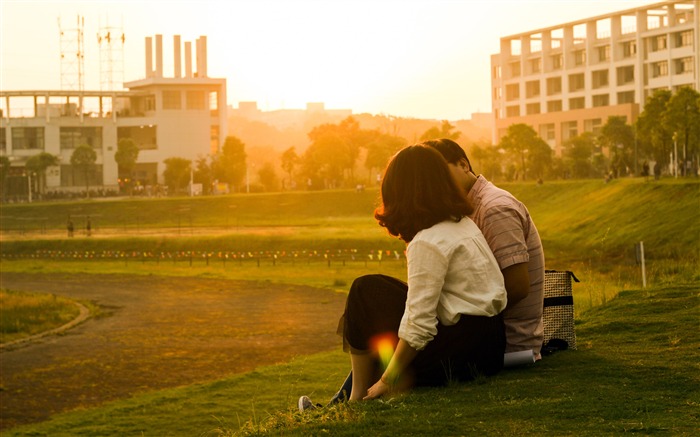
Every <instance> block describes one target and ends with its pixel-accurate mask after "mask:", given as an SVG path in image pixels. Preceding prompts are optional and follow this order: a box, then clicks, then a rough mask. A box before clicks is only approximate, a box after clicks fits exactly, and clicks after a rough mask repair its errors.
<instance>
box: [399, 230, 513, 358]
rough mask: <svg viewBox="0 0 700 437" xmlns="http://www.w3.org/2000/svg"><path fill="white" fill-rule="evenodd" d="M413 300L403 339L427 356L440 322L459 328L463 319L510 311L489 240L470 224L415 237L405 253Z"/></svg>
mask: <svg viewBox="0 0 700 437" xmlns="http://www.w3.org/2000/svg"><path fill="white" fill-rule="evenodd" d="M406 257H407V259H408V296H407V299H406V309H405V310H404V314H403V318H402V319H401V325H400V327H399V337H400V338H402V339H404V340H405V341H407V342H408V344H410V345H411V347H413V348H414V349H417V350H422V349H423V348H425V346H426V345H427V344H428V342H430V341H431V340H432V339H433V337H434V336H435V334H437V324H438V320H439V321H440V323H442V324H443V325H454V324H455V323H457V322H458V321H459V317H460V314H469V315H475V316H489V317H490V316H495V315H497V314H499V313H500V312H501V311H503V309H504V308H505V307H506V303H507V298H506V288H505V285H504V283H503V275H502V273H501V270H500V268H499V267H498V263H497V262H496V259H495V258H494V256H493V253H492V252H491V249H490V248H489V245H488V243H487V242H486V239H485V238H484V236H483V234H482V233H481V231H480V230H479V228H478V227H477V226H476V225H475V224H474V222H473V221H472V220H470V219H469V218H466V217H465V218H463V219H462V220H460V221H459V222H454V221H444V222H441V223H438V224H436V225H434V226H432V227H430V228H428V229H424V230H422V231H420V232H418V233H417V234H416V236H415V237H414V238H413V240H412V241H411V242H410V243H409V244H408V247H407V250H406Z"/></svg>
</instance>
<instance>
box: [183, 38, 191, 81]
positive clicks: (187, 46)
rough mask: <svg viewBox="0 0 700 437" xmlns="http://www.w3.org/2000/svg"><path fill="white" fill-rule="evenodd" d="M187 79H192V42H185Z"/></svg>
mask: <svg viewBox="0 0 700 437" xmlns="http://www.w3.org/2000/svg"><path fill="white" fill-rule="evenodd" d="M185 77H188V78H190V77H192V42H190V41H185Z"/></svg>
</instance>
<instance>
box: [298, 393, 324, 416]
mask: <svg viewBox="0 0 700 437" xmlns="http://www.w3.org/2000/svg"><path fill="white" fill-rule="evenodd" d="M297 405H298V406H299V412H301V413H303V412H304V411H306V410H314V409H316V408H318V407H319V406H320V405H314V403H313V402H311V399H310V398H309V397H308V396H302V397H300V398H299V402H298V403H297Z"/></svg>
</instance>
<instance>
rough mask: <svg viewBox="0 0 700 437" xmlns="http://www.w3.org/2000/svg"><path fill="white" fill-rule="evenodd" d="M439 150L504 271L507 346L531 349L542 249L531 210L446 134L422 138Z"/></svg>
mask: <svg viewBox="0 0 700 437" xmlns="http://www.w3.org/2000/svg"><path fill="white" fill-rule="evenodd" d="M425 144H426V145H429V146H431V147H433V148H435V149H436V150H437V151H439V152H440V153H441V154H442V156H443V157H444V158H445V160H446V161H447V163H448V166H449V167H450V170H451V172H452V176H453V177H454V178H455V179H456V180H457V182H458V184H459V185H461V186H463V187H464V188H465V190H466V191H467V199H469V201H470V202H471V204H472V206H473V207H474V213H473V214H472V215H471V216H470V217H469V218H471V219H472V220H474V223H476V225H477V226H478V227H479V229H481V232H482V233H483V234H484V236H485V237H486V241H487V242H488V244H489V247H490V248H491V251H492V252H493V254H494V256H495V257H496V260H497V261H498V265H499V267H500V268H501V272H502V273H503V278H504V280H505V285H506V291H507V292H508V305H507V306H506V309H505V311H504V312H503V320H504V323H505V327H506V352H517V351H523V350H532V351H533V353H534V354H535V356H536V357H537V359H539V357H540V349H541V347H542V341H543V324H542V310H543V303H544V252H543V250H542V242H541V240H540V235H539V233H538V232H537V228H536V227H535V223H534V222H533V221H532V217H530V213H529V211H528V210H527V208H526V207H525V205H523V203H522V202H520V201H519V200H518V199H516V198H515V197H514V196H513V195H512V194H510V193H509V192H508V191H506V190H503V189H501V188H498V187H496V186H495V185H493V184H492V183H491V182H489V181H488V180H486V178H485V177H484V176H483V175H478V176H477V175H476V174H475V173H474V171H473V169H472V166H471V163H470V162H469V158H467V154H466V153H465V152H464V150H463V149H462V148H461V147H460V146H459V145H458V144H457V143H455V142H454V141H452V140H449V139H440V140H431V141H426V142H425Z"/></svg>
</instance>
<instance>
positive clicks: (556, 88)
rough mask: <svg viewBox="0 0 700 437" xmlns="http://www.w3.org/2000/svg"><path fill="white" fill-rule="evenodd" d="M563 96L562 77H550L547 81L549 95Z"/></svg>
mask: <svg viewBox="0 0 700 437" xmlns="http://www.w3.org/2000/svg"><path fill="white" fill-rule="evenodd" d="M554 94H561V77H550V78H548V79H547V95H548V96H553V95H554Z"/></svg>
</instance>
